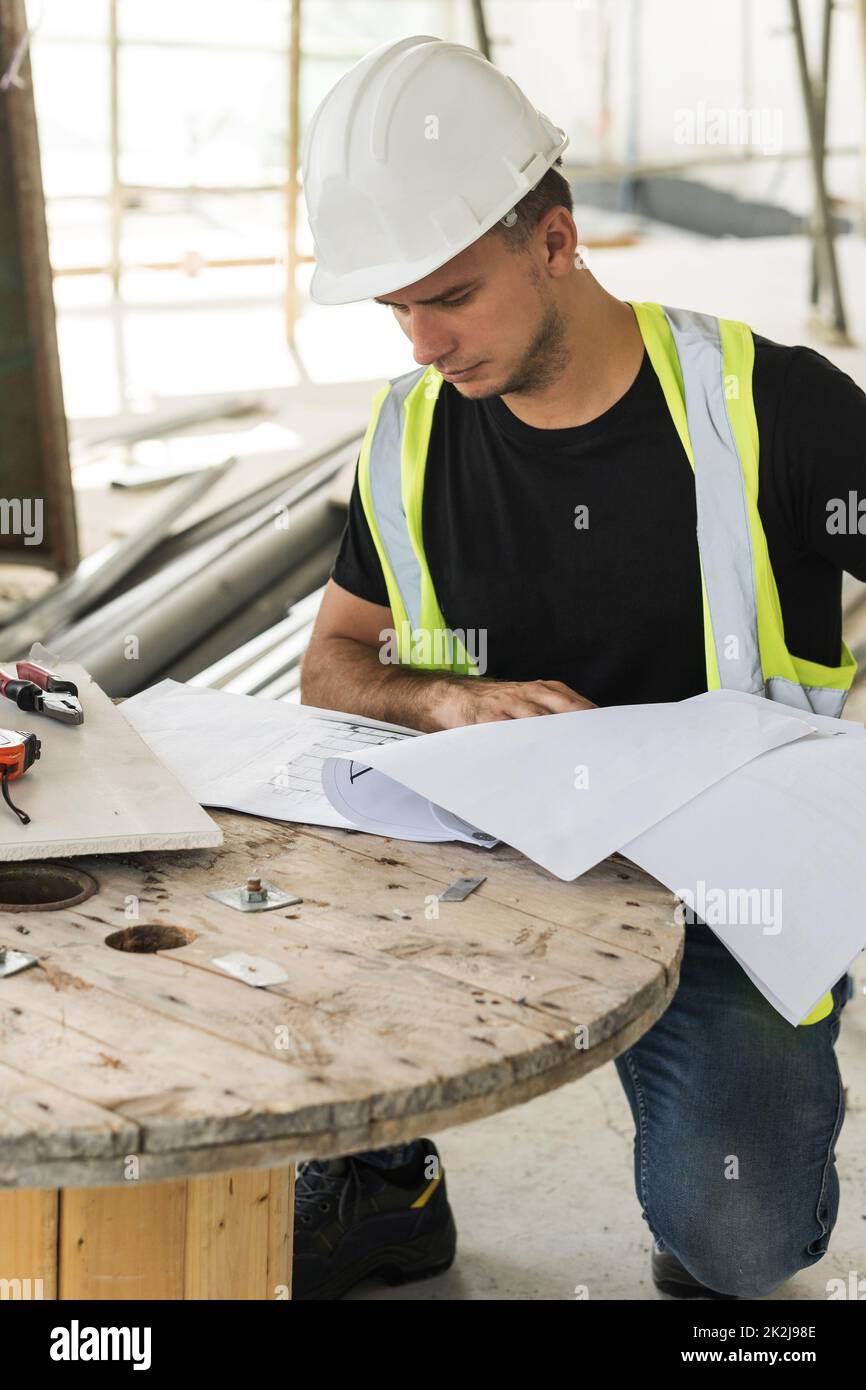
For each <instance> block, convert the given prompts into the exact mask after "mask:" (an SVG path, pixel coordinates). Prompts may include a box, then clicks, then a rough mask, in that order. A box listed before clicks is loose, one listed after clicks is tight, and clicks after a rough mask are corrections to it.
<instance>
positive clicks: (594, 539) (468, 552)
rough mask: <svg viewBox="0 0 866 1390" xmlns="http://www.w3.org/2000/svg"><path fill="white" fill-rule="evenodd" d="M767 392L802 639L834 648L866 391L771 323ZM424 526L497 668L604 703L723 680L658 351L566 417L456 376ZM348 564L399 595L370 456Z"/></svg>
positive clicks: (769, 507)
mask: <svg viewBox="0 0 866 1390" xmlns="http://www.w3.org/2000/svg"><path fill="white" fill-rule="evenodd" d="M753 392H754V399H755V410H756V414H757V420H758V432H759V447H760V456H759V457H760V474H759V477H760V486H759V496H758V509H759V512H760V515H761V521H762V523H763V527H764V531H765V533H766V536H767V543H768V547H769V553H770V562H771V564H772V567H773V573H774V574H775V577H776V583H777V585H778V589H779V596H780V601H781V605H782V616H783V619H784V624H785V640H786V643H787V646H788V650H789V651H790V652H792V653H793V654H794V655H795V656H799V657H803V658H805V659H807V660H810V661H816V662H820V663H822V664H824V665H829V666H836V665H838V664H839V661H840V657H841V647H840V643H841V628H842V623H841V585H842V571H843V570H848V571H849V572H850V573H851V574H853V575H856V577H857V578H858V579H862V580H866V515H864V516H863V519H862V526H863V534H861V533H860V532H859V531H857V530H856V526H855V529H854V530H853V532H849V533H843V534H835V533H834V530H833V529H828V515H829V513H828V503H830V502H831V501H832V499H841V501H843V502H844V503H845V506H846V509H847V513H850V511H851V499H850V498H849V494H850V493H851V492H854V493H855V494H856V498H855V499H854V515H855V516H856V500H857V499H864V498H866V395H864V393H863V391H861V390H860V388H859V387H858V386H857V385H856V384H855V382H854V381H852V380H851V378H850V377H849V376H847V375H846V373H845V372H843V371H840V370H839V369H838V368H837V367H835V366H834V365H833V364H832V363H831V362H829V361H828V360H827V359H826V358H825V357H823V356H821V354H820V353H817V352H814V351H813V350H812V349H811V348H807V347H788V346H785V345H782V344H779V343H775V342H772V341H771V340H770V339H767V338H764V337H761V336H759V335H758V334H755V368H754V375H753ZM580 507H585V508H586V509H587V510H586V512H576V508H580ZM864 513H866V507H864ZM576 519H577V520H579V521H580V523H581V524H580V525H579V526H576V525H575V521H576ZM422 529H423V536H424V547H425V550H426V554H427V559H428V563H429V566H430V573H431V575H432V578H433V584H434V587H435V590H436V595H437V598H438V600H439V604H440V607H441V609H442V613H443V615H444V617H445V621H446V623H447V625H448V627H450V628H451V629H453V630H469V631H470V632H471V631H472V630H477V629H486V670H485V671H484V674H485V675H487V676H495V677H500V678H502V679H508V680H560V681H564V682H565V684H566V685H568V686H570V687H571V688H572V689H574V690H576V691H578V692H579V693H580V694H581V695H584V696H586V697H587V698H588V699H590V700H592V701H593V702H594V703H595V704H597V705H616V704H633V703H641V702H649V701H657V700H681V699H686V698H687V697H688V696H691V695H696V694H698V693H699V692H701V691H703V690H706V688H707V678H706V666H705V658H704V636H703V613H702V604H701V582H700V567H699V562H698V544H697V535H696V505H695V484H694V474H693V472H692V469H691V466H690V464H689V461H688V458H687V457H686V454H685V452H684V450H683V447H682V445H681V443H680V439H679V436H678V434H677V432H676V428H675V426H674V422H673V419H672V417H671V414H670V411H669V410H668V407H667V404H666V402H665V399H664V395H663V393H662V389H661V386H660V384H659V381H658V378H657V377H656V374H655V371H654V369H653V367H652V364H651V362H650V359H649V356H648V355H647V353H646V352H644V357H643V362H642V365H641V368H640V370H639V372H638V374H637V376H636V378H635V380H634V381H633V383H632V385H631V386H630V387H629V389H628V390H627V391H626V393H625V395H623V396H622V397H621V398H620V399H619V400H618V401H616V402H615V404H614V405H612V406H611V407H610V409H609V410H606V411H605V412H604V413H603V414H602V415H600V416H598V417H597V418H596V419H594V420H591V421H589V422H588V423H587V424H585V425H576V426H574V427H571V428H567V429H536V428H535V427H534V426H532V425H527V424H525V423H524V422H523V421H522V420H519V419H518V418H517V416H516V415H514V414H513V412H512V411H511V410H509V408H508V406H507V405H506V404H505V402H504V401H503V400H502V398H501V397H499V396H491V397H489V398H488V399H486V400H478V401H472V400H469V399H467V398H464V397H463V396H461V395H460V393H459V391H458V390H457V389H456V387H454V386H452V385H450V384H449V383H448V382H444V383H443V385H442V389H441V391H440V394H439V398H438V401H437V404H436V409H435V412H434V416H433V429H432V434H431V439H430V452H429V456H428V461H427V471H426V477H425V485H424V505H423V514H422ZM836 529H838V527H836ZM331 573H332V577H333V579H334V580H335V582H336V583H337V584H339V585H340V586H341V587H342V588H344V589H348V590H349V591H350V592H351V593H353V594H356V595H358V596H359V597H360V598H364V599H368V600H369V601H370V602H372V603H378V604H383V605H385V606H386V607H387V606H388V603H389V600H388V594H387V589H386V587H385V581H384V578H383V575H382V570H381V566H380V564H379V558H378V555H377V553H376V549H375V546H374V545H373V541H372V537H371V535H370V530H369V527H368V525H367V521H366V518H365V516H364V511H363V507H362V504H361V500H360V496H359V494H358V480H357V470H356V476H355V484H354V488H353V491H352V497H351V502H350V506H349V515H348V520H347V523H346V528H345V530H344V533H343V537H342V540H341V544H340V550H339V554H338V556H337V559H336V562H335V564H334V567H333V569H332V571H331ZM480 650H482V648H480V647H477V648H476V652H477V651H480Z"/></svg>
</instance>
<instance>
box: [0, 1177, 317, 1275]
mask: <svg viewBox="0 0 866 1390" xmlns="http://www.w3.org/2000/svg"><path fill="white" fill-rule="evenodd" d="M293 1207H294V1165H293V1164H292V1165H290V1166H288V1167H285V1168H254V1169H244V1170H243V1171H240V1172H233V1173H219V1174H216V1175H213V1176H207V1177H198V1178H179V1179H174V1180H172V1181H169V1182H149V1183H146V1182H130V1183H127V1184H125V1185H124V1186H123V1187H77V1188H62V1189H60V1190H59V1191H45V1190H42V1191H33V1190H24V1191H13V1192H0V1280H6V1281H12V1280H20V1281H22V1282H21V1286H20V1291H19V1288H18V1286H16V1285H10V1283H9V1282H7V1283H6V1284H3V1285H0V1291H2V1296H3V1297H6V1298H9V1297H22V1296H23V1297H28V1296H29V1297H30V1298H38V1297H42V1298H45V1299H78V1298H82V1299H132V1300H136V1299H149V1298H154V1299H175V1300H176V1299H188V1298H189V1299H215V1298H226V1299H279V1298H289V1297H290V1296H291V1266H292V1212H293ZM27 1280H29V1281H30V1283H29V1285H28V1284H27V1283H26V1282H24V1281H27ZM40 1280H41V1284H40V1283H38V1282H37V1281H40Z"/></svg>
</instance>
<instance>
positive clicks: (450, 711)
mask: <svg viewBox="0 0 866 1390" xmlns="http://www.w3.org/2000/svg"><path fill="white" fill-rule="evenodd" d="M597 708H598V707H597V705H595V704H593V702H592V700H586V699H584V697H583V696H582V695H578V693H577V691H576V690H572V689H571V687H570V686H568V685H563V683H562V681H500V680H489V679H486V678H485V677H484V676H465V677H463V678H462V679H461V680H459V681H454V682H451V683H450V684H449V685H448V686H447V687H446V688H445V689H444V690H443V692H442V700H441V704H440V707H439V711H438V713H439V721H438V722H439V727H440V728H442V729H458V728H460V727H461V726H462V725H464V724H485V723H487V722H488V721H490V720H494V719H526V718H527V717H528V716H530V715H536V714H566V713H567V712H568V711H569V710H576V709H597Z"/></svg>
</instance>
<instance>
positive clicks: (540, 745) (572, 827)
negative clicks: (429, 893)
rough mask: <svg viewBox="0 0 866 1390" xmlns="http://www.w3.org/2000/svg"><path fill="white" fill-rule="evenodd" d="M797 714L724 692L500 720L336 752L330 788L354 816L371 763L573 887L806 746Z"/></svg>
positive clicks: (805, 725) (806, 732)
mask: <svg viewBox="0 0 866 1390" xmlns="http://www.w3.org/2000/svg"><path fill="white" fill-rule="evenodd" d="M792 713H793V712H792V711H789V710H787V709H786V708H785V707H784V706H781V705H778V704H774V703H771V702H770V701H769V700H763V699H760V698H758V697H756V696H748V695H746V696H741V695H738V694H732V693H731V692H728V691H717V692H714V693H712V694H709V693H708V694H704V695H698V696H695V697H694V698H693V699H691V700H683V701H681V702H679V703H666V704H655V705H617V706H611V707H609V708H606V709H589V710H577V711H573V712H570V713H567V714H546V715H538V716H536V717H533V718H528V719H508V720H496V721H492V722H490V723H485V724H471V725H467V726H465V727H463V728H459V729H447V730H444V731H442V732H440V733H434V734H427V735H426V736H425V737H424V738H419V739H415V740H412V741H411V742H410V741H400V742H393V743H390V744H388V745H387V746H384V747H379V748H374V749H372V750H371V751H370V753H369V756H368V757H366V758H361V757H359V756H358V754H357V753H351V754H342V755H336V757H335V758H331V759H328V760H326V762H325V766H324V771H323V777H324V786H325V790H326V792H328V794H329V795H332V794H333V793H334V790H335V789H336V790H338V791H339V793H340V800H339V804H340V806H341V809H342V808H347V809H346V814H348V813H349V812H348V808H349V807H351V805H352V788H351V784H350V778H351V776H352V774H353V772H354V770H355V769H356V768H357V765H358V764H359V763H360V764H362V765H364V764H366V765H367V766H370V767H372V768H375V769H376V770H377V771H378V772H381V773H383V774H385V776H386V777H388V778H391V779H393V780H394V781H396V782H400V783H402V784H403V785H404V786H406V787H409V788H411V790H412V791H414V792H417V793H418V795H419V796H423V797H424V798H427V799H429V800H430V801H432V802H435V803H436V804H437V805H438V806H441V807H445V808H446V809H447V810H448V811H451V812H453V813H454V815H456V816H459V817H461V818H462V819H463V820H464V821H467V822H468V823H469V824H470V825H473V826H477V827H478V828H479V829H480V830H482V831H486V832H487V833H488V834H491V835H494V836H496V837H497V838H498V839H501V840H504V841H505V842H506V844H509V845H513V846H514V847H515V848H516V849H519V850H521V851H522V852H523V853H524V854H526V855H527V856H528V857H529V858H530V859H533V860H535V862H536V863H537V864H541V865H542V866H543V867H544V868H546V869H549V870H550V872H551V873H553V874H556V876H557V877H558V878H562V879H573V878H576V877H577V876H578V875H579V874H582V873H585V872H586V871H587V869H591V868H592V866H593V865H594V864H597V863H598V862H599V861H600V860H602V859H605V858H606V857H607V856H608V855H609V854H612V853H613V852H614V850H618V849H620V847H621V846H622V845H623V844H624V843H625V842H626V841H628V840H631V839H633V838H634V837H635V836H636V835H638V834H640V833H641V831H643V830H646V829H648V828H649V827H650V826H651V825H654V824H655V823H656V822H657V821H659V820H661V819H662V818H663V817H664V816H667V815H669V814H670V812H671V811H673V810H676V809H677V808H678V807H680V806H682V805H683V804H684V802H687V801H690V800H691V799H692V798H693V797H695V796H697V795H698V794H699V793H700V792H702V791H704V789H705V788H706V787H708V786H711V785H712V784H713V783H715V782H717V781H719V780H720V779H721V778H722V777H725V776H727V775H728V774H729V773H730V772H732V771H734V770H735V769H736V768H738V767H742V766H743V764H744V763H747V762H749V761H750V760H751V759H752V758H755V757H757V756H758V755H759V754H761V753H764V752H766V751H767V750H768V749H771V748H776V747H778V746H779V745H780V744H783V743H788V742H791V741H792V740H803V739H804V738H807V737H809V736H810V734H811V730H812V727H813V725H812V724H811V723H810V722H808V721H807V720H805V719H801V718H792V717H791V716H792ZM335 800H336V797H335Z"/></svg>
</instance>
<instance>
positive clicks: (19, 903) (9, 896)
mask: <svg viewBox="0 0 866 1390" xmlns="http://www.w3.org/2000/svg"><path fill="white" fill-rule="evenodd" d="M98 892H99V884H98V883H97V882H96V879H95V878H93V877H92V876H91V875H90V874H88V873H85V871H84V870H83V869H76V868H73V867H72V866H71V865H68V864H57V863H50V862H48V863H44V864H43V863H40V862H39V861H38V860H37V861H33V862H31V863H27V864H2V865H0V912H56V911H58V910H59V909H60V908H64V907H75V905H76V903H83V902H84V900H85V898H90V897H92V896H93V894H94V893H98Z"/></svg>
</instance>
